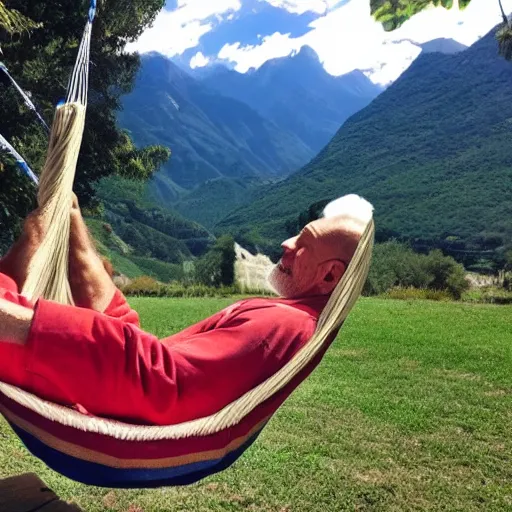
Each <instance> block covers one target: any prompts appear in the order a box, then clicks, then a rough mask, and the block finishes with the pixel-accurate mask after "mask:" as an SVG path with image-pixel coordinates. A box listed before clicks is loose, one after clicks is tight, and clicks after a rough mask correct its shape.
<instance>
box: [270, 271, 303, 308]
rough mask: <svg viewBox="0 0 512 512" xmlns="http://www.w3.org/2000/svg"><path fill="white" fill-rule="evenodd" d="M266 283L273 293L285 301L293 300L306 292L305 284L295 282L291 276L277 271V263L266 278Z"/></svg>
mask: <svg viewBox="0 0 512 512" xmlns="http://www.w3.org/2000/svg"><path fill="white" fill-rule="evenodd" d="M268 282H269V284H270V286H271V287H272V288H273V289H274V290H275V292H276V293H277V294H278V295H279V296H281V297H284V298H285V299H295V298H297V297H300V296H302V295H304V294H305V292H307V290H308V286H307V285H306V283H301V282H297V280H296V279H294V278H293V276H291V275H288V274H285V273H284V272H283V271H282V270H280V269H279V263H278V264H277V265H275V266H274V268H273V269H272V271H271V272H270V274H269V276H268Z"/></svg>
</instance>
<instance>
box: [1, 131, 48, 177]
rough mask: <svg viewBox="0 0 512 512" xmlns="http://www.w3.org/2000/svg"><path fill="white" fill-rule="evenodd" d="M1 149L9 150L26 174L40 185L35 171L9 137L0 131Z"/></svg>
mask: <svg viewBox="0 0 512 512" xmlns="http://www.w3.org/2000/svg"><path fill="white" fill-rule="evenodd" d="M0 149H2V150H3V151H7V152H9V153H10V154H11V155H12V156H13V157H14V159H15V160H16V164H17V165H18V167H19V168H20V169H21V170H22V171H23V173H24V174H26V175H27V176H28V177H29V178H30V179H31V180H32V181H33V182H34V184H35V185H36V186H37V185H39V179H38V177H37V176H36V175H35V173H34V171H33V170H32V169H31V168H30V167H29V165H28V164H27V162H26V161H25V159H24V158H23V157H22V156H21V155H20V154H19V153H18V152H17V151H16V150H15V149H14V148H13V147H12V146H11V144H10V143H9V142H8V141H7V139H6V138H5V137H4V136H3V135H2V134H1V133H0Z"/></svg>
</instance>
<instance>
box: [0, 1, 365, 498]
mask: <svg viewBox="0 0 512 512" xmlns="http://www.w3.org/2000/svg"><path fill="white" fill-rule="evenodd" d="M94 12H95V2H94V1H93V4H92V6H91V11H90V15H89V19H88V21H87V25H86V29H85V33H84V38H83V41H82V45H81V47H80V52H79V57H78V60H77V64H76V66H75V70H74V72H73V77H72V79H71V81H70V87H69V94H68V101H67V102H66V103H65V104H64V105H62V106H60V107H58V109H57V114H56V117H55V121H54V124H53V127H52V133H51V137H50V146H49V151H48V158H47V162H46V164H45V168H44V170H43V173H42V175H41V183H40V191H39V202H40V204H42V205H44V206H45V208H46V209H47V211H50V212H51V215H52V219H53V222H54V223H55V226H56V227H55V229H54V230H53V231H51V232H50V233H49V235H48V237H47V240H48V242H46V241H45V243H47V245H44V244H43V246H42V249H41V251H40V252H39V253H38V254H36V257H35V259H34V261H35V263H34V264H33V265H32V266H31V268H30V272H31V274H32V276H31V278H30V279H29V280H28V281H29V282H28V286H26V288H24V290H23V293H24V294H26V295H28V296H29V297H32V298H37V297H39V296H44V297H46V298H52V299H54V300H58V301H60V302H68V303H69V302H70V300H71V299H70V296H71V294H70V292H69V285H68V284H67V259H66V258H67V252H66V245H65V244H67V243H68V239H69V207H70V204H71V201H70V197H71V190H72V184H73V178H74V174H75V168H76V159H77V155H78V150H79V147H80V142H81V137H82V132H83V128H84V119H85V107H86V103H87V75H88V61H89V44H90V36H91V27H92V21H93V19H94ZM66 219H67V220H66ZM51 225H52V224H51ZM373 239H374V223H373V220H370V222H369V223H368V225H367V226H366V229H365V231H364V233H363V236H362V238H361V240H360V242H359V245H358V248H357V250H356V252H355V254H354V256H353V258H352V260H351V262H350V264H349V266H348V268H347V270H346V272H345V274H344V275H343V277H342V279H341V280H340V282H339V283H338V285H337V286H336V288H335V290H334V292H333V293H332V295H331V298H330V299H329V302H328V303H327V305H326V307H325V308H324V310H323V312H322V314H321V315H320V318H319V319H318V323H317V327H316V330H315V333H314V334H313V336H312V338H311V339H310V340H309V342H308V343H307V344H306V345H305V346H304V347H303V348H302V349H301V350H299V351H298V352H297V353H296V354H295V356H293V358H291V359H290V360H289V361H288V362H287V363H286V364H285V365H284V366H283V367H282V368H281V369H280V370H279V371H278V372H277V373H275V374H274V375H272V376H271V377H269V378H268V379H267V380H265V381H264V382H262V383H261V384H259V385H258V386H256V387H255V388H254V389H252V390H251V391H249V392H247V393H245V394H244V395H242V396H240V397H239V398H238V399H237V400H235V401H234V402H232V403H230V404H229V405H227V406H226V407H224V408H222V409H221V410H219V411H217V412H216V413H214V414H212V415H210V416H207V417H204V418H198V419H195V420H193V421H188V422H186V423H181V424H177V425H169V426H141V425H134V424H127V423H122V422H119V421H114V420H111V419H106V418H99V417H95V416H91V415H88V414H84V413H81V412H80V411H77V410H74V409H71V408H67V407H63V406H60V405H57V404H54V403H50V402H48V401H45V400H42V399H40V398H38V397H37V396H35V395H33V394H30V393H27V392H26V391H23V390H21V389H18V388H15V387H13V386H10V385H8V384H4V383H0V412H1V413H2V414H3V415H4V416H5V418H6V419H7V421H8V422H9V423H10V425H11V426H12V428H13V429H14V431H15V432H16V434H17V435H18V436H19V437H20V439H21V440H22V441H23V442H24V444H25V445H26V446H27V448H28V449H29V450H30V451H31V452H32V453H33V454H34V455H35V456H36V457H39V458H40V459H42V460H43V461H44V462H45V463H46V464H47V465H48V466H49V467H51V468H53V469H54V470H56V471H58V472H59V473H61V474H63V475H64V476H67V477H69V478H71V479H73V480H77V481H80V482H83V483H85V484H89V485H97V486H102V487H119V488H145V487H157V486H164V485H185V484H190V483H193V482H196V481H198V480H200V479H202V478H204V477H206V476H208V475H211V474H213V473H216V472H218V471H221V470H222V469H225V468H227V467H228V466H230V465H231V464H232V463H233V462H234V461H235V460H237V458H238V457H240V455H241V454H242V453H243V452H244V451H245V450H246V449H247V448H248V447H249V446H250V445H251V444H252V443H253V442H254V441H255V440H256V438H257V437H258V435H259V434H260V432H261V431H262V429H263V428H264V427H265V425H266V424H267V422H268V421H269V420H270V418H271V417H272V415H273V414H274V413H275V412H276V410H277V409H278V408H279V406H280V405H281V404H282V403H283V402H284V401H285V400H286V398H287V397H288V396H289V395H290V393H291V392H292V391H293V390H294V389H295V388H296V387H297V386H298V385H299V384H300V383H301V382H302V381H303V380H304V379H305V378H306V377H307V376H308V375H309V373H310V372H311V371H312V370H313V369H314V368H315V366H316V365H317V364H318V362H319V361H320V359H321V358H322V356H323V354H324V353H325V350H326V349H327V347H328V346H329V344H330V343H331V341H332V339H333V337H334V336H335V335H336V333H337V332H338V330H339V329H340V327H341V325H342V324H343V322H344V321H345V319H346V318H347V316H348V314H349V312H350V311H351V309H352V307H353V306H354V304H355V303H356V301H357V299H358V298H359V296H360V294H361V291H362V288H363V285H364V283H365V281H366V277H367V274H368V270H369V265H370V260H371V254H372V248H373ZM63 244H64V245H63ZM62 254H64V255H65V258H62ZM48 268H49V269H50V271H48V270H47V269H48ZM59 276H60V277H59ZM63 328H65V326H63ZM212 392H214V390H212Z"/></svg>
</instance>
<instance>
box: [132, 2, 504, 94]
mask: <svg viewBox="0 0 512 512" xmlns="http://www.w3.org/2000/svg"><path fill="white" fill-rule="evenodd" d="M369 4H370V0H167V3H166V6H165V8H164V9H163V10H162V12H161V13H160V14H159V15H158V16H157V18H156V20H155V23H154V24H153V26H152V27H151V28H149V29H148V30H146V31H145V32H144V34H142V36H141V37H140V39H139V40H138V41H137V42H135V43H132V44H130V45H129V46H128V48H127V49H128V50H129V51H138V52H139V53H146V52H159V53H161V54H163V55H166V56H168V57H170V58H179V59H180V61H181V62H185V63H187V64H188V65H190V66H191V67H192V68H197V67H203V66H206V65H208V64H212V63H216V62H222V63H224V64H226V65H228V66H229V67H232V68H234V69H236V70H237V71H240V72H242V73H245V72H247V71H248V70H249V69H251V68H259V67H260V66H261V65H262V64H264V63H265V62H266V61H267V60H269V59H273V58H277V57H285V56H287V55H291V54H293V53H296V52H298V51H299V50H300V48H301V47H302V46H304V45H308V46H310V47H311V48H313V49H314V50H315V51H316V53H317V54H318V56H319V58H320V60H321V62H322V63H323V65H324V68H325V69H326V71H327V72H329V73H331V74H332V75H336V76H337V75H342V74H344V73H348V72H350V71H352V70H354V69H360V70H362V71H363V72H365V74H366V75H367V76H368V77H369V78H370V79H371V80H372V81H374V82H375V83H378V84H381V85H388V84H389V83H391V82H393V81H394V80H396V78H398V76H400V74H401V73H402V72H403V71H404V70H405V69H406V68H407V67H408V66H409V65H410V64H411V63H412V62H413V61H414V59H415V58H416V57H417V56H418V55H419V54H420V52H421V48H420V47H419V46H418V45H417V44H414V43H419V44H421V43H424V42H427V41H431V40H432V39H437V38H452V39H455V40H457V41H459V42H460V43H463V44H465V45H467V46H469V45H471V44H473V43H474V42H475V41H477V40H478V39H479V38H480V37H482V36H483V35H485V34H486V33H487V32H488V31H489V30H490V29H491V28H493V27H494V26H495V25H496V24H498V23H499V22H500V21H501V18H500V11H499V8H498V2H497V0H496V1H495V0H472V2H471V3H470V5H469V6H468V7H467V8H466V9H465V10H463V11H459V10H458V9H455V8H454V9H451V10H445V9H443V8H442V7H438V8H433V7H432V8H429V9H427V10H426V11H424V12H422V13H420V14H418V15H416V16H415V17H413V18H412V19H411V20H409V21H408V22H406V23H405V24H404V25H403V26H402V27H400V28H399V29H398V30H395V31H394V32H385V31H384V29H383V28H382V26H381V25H380V24H379V23H377V22H375V21H374V20H373V18H372V17H371V16H370V6H369ZM503 5H504V8H505V9H506V10H508V11H511V10H512V0H503Z"/></svg>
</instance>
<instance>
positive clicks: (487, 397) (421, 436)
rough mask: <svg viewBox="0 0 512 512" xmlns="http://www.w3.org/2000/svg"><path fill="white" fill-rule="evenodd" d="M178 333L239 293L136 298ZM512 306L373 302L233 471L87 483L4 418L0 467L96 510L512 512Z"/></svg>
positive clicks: (150, 325) (163, 326)
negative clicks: (119, 486)
mask: <svg viewBox="0 0 512 512" xmlns="http://www.w3.org/2000/svg"><path fill="white" fill-rule="evenodd" d="M132 302H133V305H134V306H135V307H136V308H137V309H138V310H139V311H140V313H141V316H142V320H143V324H144V326H145V328H147V329H148V330H151V331H153V332H155V333H157V334H158V335H160V336H163V335H165V334H166V333H169V332H171V331H176V330H179V329H181V328H183V327H185V326H187V325H189V324H190V323H192V322H194V321H196V320H199V319H201V318H203V317H205V316H207V315H209V314H211V313H213V312H215V311H217V310H218V309H220V308H221V307H223V306H226V305H228V304H229V303H230V302H231V300H230V299H133V301H132ZM511 345H512V308H511V307H508V306H502V307H497V306H482V305H465V304H455V303H447V304H446V303H435V302H420V301H418V302H407V301H392V300H379V299H362V300H361V301H360V302H359V303H358V305H357V307H356V309H355V310H354V312H353V313H352V315H351V316H350V318H349V320H348V321H347V323H346V325H345V327H344V328H343V331H342V333H341V335H340V336H339V338H338V340H337V341H336V342H335V344H334V345H333V346H332V347H331V349H330V351H329V352H328V354H327V356H326V357H325V358H324V361H323V362H322V364H321V365H320V366H319V367H318V369H317V370H316V371H315V372H314V374H313V375H312V376H311V377H310V378H309V380H308V381H307V382H305V383H304V384H303V385H302V386H301V387H300V389H298V390H297V391H296V392H295V393H294V394H293V395H292V397H291V398H290V399H289V400H288V401H287V402H286V404H285V405H284V406H283V407H282V408H281V410H280V411H279V413H278V414H277V415H276V416H275V417H274V419H273V420H272V421H271V422H270V424H269V426H268V427H267V428H266V430H265V431H264V433H263V435H262V436H261V437H260V438H259V440H258V441H257V442H256V444H255V445H254V446H253V447H252V448H250V449H249V450H248V452H247V453H246V455H245V456H244V457H243V458H242V459H241V460H239V461H238V462H237V463H236V464H235V465H234V466H233V467H232V468H231V469H229V470H227V471H225V472H224V473H222V474H220V475H216V476H214V477H211V478H209V479H207V480H205V481H204V482H202V483H200V484H196V485H194V486H190V487H186V488H180V489H173V488H171V489H161V490H152V491H120V490H115V491H110V490H108V489H98V488H91V487H86V486H83V485H79V484H76V483H74V482H71V481H69V480H66V479H64V478H62V477H59V476H58V475H57V474H55V473H54V472H52V471H50V470H48V469H46V468H45V467H44V465H43V464H41V463H40V462H38V461H36V460H35V459H34V458H33V457H31V456H30V455H29V454H28V453H27V451H26V450H25V449H24V448H23V446H22V445H21V444H20V443H19V442H18V440H17V439H16V438H15V437H14V435H13V434H12V432H11V431H10V429H9V428H8V426H7V425H6V424H5V423H0V436H1V438H2V444H1V448H0V475H1V476H8V475H14V474H19V473H23V472H26V471H35V472H37V473H38V474H39V475H40V476H41V478H42V479H43V480H45V481H46V483H47V484H48V485H49V486H50V487H52V488H53V489H54V490H55V491H56V492H57V493H58V494H60V495H61V497H62V498H64V499H68V500H73V501H75V502H77V503H78V504H79V505H80V506H81V507H83V509H84V510H86V511H110V510H116V511H127V512H128V511H129V512H142V511H145V512H148V511H151V512H153V511H178V510H179V511H194V512H195V511H198V512H200V511H221V510H222V511H235V510H250V511H277V512H291V511H299V512H302V511H320V512H331V511H337V510H375V511H381V510H386V511H403V510H446V511H452V510H460V511H472V510H485V511H490V510H496V511H503V510H512V347H511Z"/></svg>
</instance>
